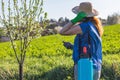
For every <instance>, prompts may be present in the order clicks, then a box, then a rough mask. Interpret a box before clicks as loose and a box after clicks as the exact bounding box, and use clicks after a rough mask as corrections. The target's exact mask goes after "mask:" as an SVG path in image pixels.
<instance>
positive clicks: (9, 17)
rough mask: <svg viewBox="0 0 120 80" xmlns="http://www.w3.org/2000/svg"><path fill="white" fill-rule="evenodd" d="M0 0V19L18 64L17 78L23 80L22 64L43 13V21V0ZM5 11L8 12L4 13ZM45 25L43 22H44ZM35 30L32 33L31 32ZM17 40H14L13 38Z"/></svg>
mask: <svg viewBox="0 0 120 80" xmlns="http://www.w3.org/2000/svg"><path fill="white" fill-rule="evenodd" d="M7 1H8V5H7V4H6V3H5V0H4V1H3V0H1V5H2V6H1V8H2V9H1V10H2V14H1V15H0V20H1V22H2V24H3V26H4V27H6V29H7V33H8V36H9V38H10V42H11V45H12V49H13V52H14V54H15V57H16V60H17V62H18V64H19V80H23V64H24V61H25V58H26V52H27V49H28V47H29V45H30V42H31V41H32V37H33V36H36V35H37V33H38V32H39V33H40V32H41V31H42V29H43V27H42V28H41V27H40V24H39V21H40V16H41V14H44V18H43V23H44V20H45V19H46V16H47V13H45V12H43V0H7ZM5 12H8V14H6V13H5ZM44 25H45V23H44ZM33 32H35V34H34V35H33V34H32V33H33ZM16 38H17V39H18V41H15V39H16Z"/></svg>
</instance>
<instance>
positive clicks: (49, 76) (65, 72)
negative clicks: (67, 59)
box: [41, 66, 73, 80]
mask: <svg viewBox="0 0 120 80" xmlns="http://www.w3.org/2000/svg"><path fill="white" fill-rule="evenodd" d="M41 79H42V80H68V79H69V80H73V67H71V68H67V67H64V66H58V67H55V68H54V69H52V70H50V71H48V72H46V73H44V74H42V75H41Z"/></svg>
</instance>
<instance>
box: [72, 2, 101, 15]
mask: <svg viewBox="0 0 120 80" xmlns="http://www.w3.org/2000/svg"><path fill="white" fill-rule="evenodd" d="M72 12H73V13H75V14H78V13H79V12H85V13H86V14H87V17H93V16H98V14H99V12H98V11H97V10H95V9H93V6H92V3H90V2H82V3H80V5H79V6H75V7H74V8H72Z"/></svg>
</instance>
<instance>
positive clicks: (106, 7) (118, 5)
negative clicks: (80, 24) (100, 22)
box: [0, 0, 120, 20]
mask: <svg viewBox="0 0 120 80" xmlns="http://www.w3.org/2000/svg"><path fill="white" fill-rule="evenodd" d="M4 1H5V2H8V0H4ZM86 1H87V2H88V1H89V2H91V3H92V4H93V8H94V9H96V10H97V11H99V14H100V15H99V16H98V17H101V18H103V19H107V16H108V15H112V14H113V13H120V0H44V6H43V10H44V11H45V12H47V13H48V19H51V18H52V19H56V20H58V19H59V18H60V17H63V18H65V17H67V18H69V19H72V18H74V17H75V16H76V15H75V14H74V13H73V12H72V11H71V9H72V8H73V7H74V6H78V5H79V4H80V3H81V2H86ZM0 9H1V0H0ZM0 14H1V10H0Z"/></svg>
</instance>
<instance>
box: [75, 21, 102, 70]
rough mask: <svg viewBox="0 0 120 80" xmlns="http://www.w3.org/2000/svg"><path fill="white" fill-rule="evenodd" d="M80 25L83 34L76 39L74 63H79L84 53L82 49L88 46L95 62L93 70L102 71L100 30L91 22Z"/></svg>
mask: <svg viewBox="0 0 120 80" xmlns="http://www.w3.org/2000/svg"><path fill="white" fill-rule="evenodd" d="M79 25H80V28H81V29H82V34H77V35H76V37H75V39H74V46H73V61H74V63H77V62H78V60H79V56H80V54H81V53H82V47H83V46H86V47H87V48H88V53H90V55H91V59H92V61H93V68H94V69H96V70H100V69H101V63H102V43H101V42H102V41H101V37H100V36H99V33H98V30H97V28H96V27H95V25H94V24H93V23H92V22H90V21H88V22H83V23H80V24H79Z"/></svg>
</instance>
